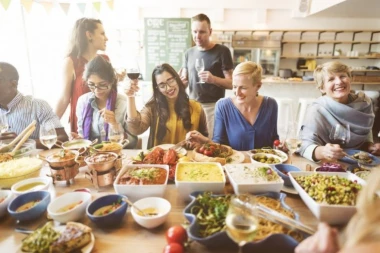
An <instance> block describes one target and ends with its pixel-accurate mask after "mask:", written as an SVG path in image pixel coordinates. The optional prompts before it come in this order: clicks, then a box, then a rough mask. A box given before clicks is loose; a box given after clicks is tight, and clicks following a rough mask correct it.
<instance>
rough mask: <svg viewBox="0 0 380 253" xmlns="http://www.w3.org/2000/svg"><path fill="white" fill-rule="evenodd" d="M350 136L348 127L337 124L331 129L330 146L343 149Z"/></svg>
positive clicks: (347, 125)
mask: <svg viewBox="0 0 380 253" xmlns="http://www.w3.org/2000/svg"><path fill="white" fill-rule="evenodd" d="M350 136H351V134H350V125H349V124H339V123H337V124H335V126H333V127H332V129H331V132H330V136H329V137H330V141H331V143H332V144H339V146H341V147H343V146H345V145H346V144H347V143H348V142H349V141H350Z"/></svg>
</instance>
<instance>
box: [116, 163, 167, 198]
mask: <svg viewBox="0 0 380 253" xmlns="http://www.w3.org/2000/svg"><path fill="white" fill-rule="evenodd" d="M137 167H139V168H152V167H154V168H163V169H165V170H166V172H167V173H166V180H165V183H164V184H159V185H126V184H118V183H117V182H119V180H120V178H121V176H122V175H123V174H124V173H125V172H126V171H127V170H129V169H132V168H137ZM168 177H169V166H168V165H163V164H128V165H126V166H124V167H123V168H122V169H121V171H120V172H119V174H118V175H117V177H116V180H115V181H114V183H113V187H114V189H115V191H116V192H117V193H118V194H121V195H125V196H127V197H128V199H130V200H131V201H132V202H134V201H136V200H139V199H142V198H146V197H163V196H164V194H165V190H166V184H167V183H168Z"/></svg>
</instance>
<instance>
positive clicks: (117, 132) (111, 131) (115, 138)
mask: <svg viewBox="0 0 380 253" xmlns="http://www.w3.org/2000/svg"><path fill="white" fill-rule="evenodd" d="M108 140H109V141H111V142H116V143H121V142H122V141H123V140H124V129H123V127H122V126H121V124H120V123H118V124H117V125H115V126H112V125H109V128H108Z"/></svg>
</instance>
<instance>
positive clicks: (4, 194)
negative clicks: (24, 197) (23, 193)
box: [0, 190, 13, 217]
mask: <svg viewBox="0 0 380 253" xmlns="http://www.w3.org/2000/svg"><path fill="white" fill-rule="evenodd" d="M12 199H13V194H12V192H11V191H10V190H0V201H1V202H0V217H2V216H3V215H4V214H6V213H7V208H8V205H9V203H10V202H11V200H12Z"/></svg>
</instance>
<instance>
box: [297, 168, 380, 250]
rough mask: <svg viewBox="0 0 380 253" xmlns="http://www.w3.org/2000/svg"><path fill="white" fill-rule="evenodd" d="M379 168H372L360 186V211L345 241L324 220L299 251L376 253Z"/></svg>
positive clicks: (378, 245)
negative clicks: (361, 186) (365, 183)
mask: <svg viewBox="0 0 380 253" xmlns="http://www.w3.org/2000/svg"><path fill="white" fill-rule="evenodd" d="M379 208H380V170H376V169H375V170H372V172H371V176H370V177H368V180H367V185H366V186H365V187H364V188H363V189H362V190H361V192H360V194H359V196H358V199H357V204H356V210H357V213H356V214H355V215H354V216H353V217H352V218H351V220H350V222H349V223H348V225H347V228H346V230H345V232H344V235H343V239H342V241H344V242H343V243H340V242H339V239H338V237H339V233H338V231H337V230H336V229H334V228H331V227H329V226H328V225H327V224H325V223H321V224H320V225H319V226H318V231H317V232H316V233H315V234H314V235H313V236H311V237H309V238H307V239H306V240H304V241H303V242H302V243H301V244H300V245H298V247H297V248H296V250H295V252H296V253H335V252H340V253H351V252H355V253H356V252H361V253H363V252H368V253H372V252H373V253H375V252H376V253H377V252H379V249H380V212H378V210H379Z"/></svg>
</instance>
